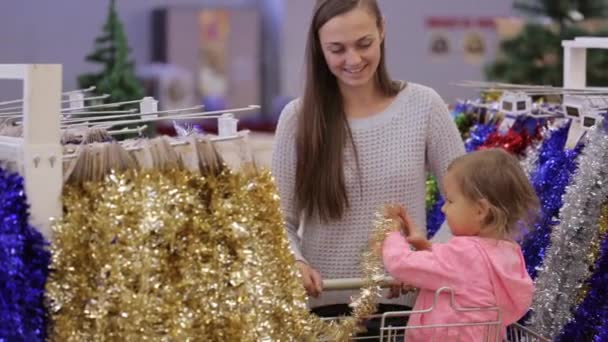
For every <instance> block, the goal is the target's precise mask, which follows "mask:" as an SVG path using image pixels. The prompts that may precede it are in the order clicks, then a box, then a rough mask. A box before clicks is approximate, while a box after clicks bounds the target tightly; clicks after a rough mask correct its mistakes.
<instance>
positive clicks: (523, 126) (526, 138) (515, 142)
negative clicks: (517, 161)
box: [479, 116, 540, 156]
mask: <svg viewBox="0 0 608 342" xmlns="http://www.w3.org/2000/svg"><path fill="white" fill-rule="evenodd" d="M539 138H540V122H539V121H538V120H536V119H532V118H528V117H525V116H522V117H519V118H517V120H516V121H515V123H514V124H513V126H512V127H511V128H510V129H509V130H508V131H507V133H505V134H501V133H499V132H496V131H495V132H492V133H491V134H490V135H489V136H488V137H487V139H486V140H485V141H484V142H483V144H482V145H481V146H480V147H479V149H486V148H496V147H500V148H503V149H505V150H506V151H508V152H510V153H512V154H514V155H517V156H521V155H523V154H524V152H525V151H526V148H528V146H530V145H532V143H533V142H534V141H537V140H539Z"/></svg>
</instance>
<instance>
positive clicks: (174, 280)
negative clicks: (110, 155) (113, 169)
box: [47, 170, 395, 341]
mask: <svg viewBox="0 0 608 342" xmlns="http://www.w3.org/2000/svg"><path fill="white" fill-rule="evenodd" d="M276 193H277V192H276V189H275V186H274V182H273V180H272V178H271V176H270V174H269V173H268V172H257V173H233V172H231V171H229V170H224V171H223V172H222V173H220V174H219V175H216V176H214V175H209V176H206V177H204V176H200V175H196V174H193V173H190V172H186V171H168V172H167V171H165V172H158V171H147V172H137V171H130V172H127V173H123V174H111V175H109V176H107V177H106V179H105V181H103V182H92V183H87V184H85V185H81V186H66V189H65V191H64V197H63V203H64V207H65V215H64V218H63V219H62V220H61V221H60V222H57V223H56V224H55V226H54V244H53V247H52V248H53V262H52V265H51V274H50V277H49V280H48V283H47V300H48V303H49V306H50V308H51V328H50V331H49V337H50V339H51V340H54V341H107V340H110V341H114V340H116V341H135V340H138V341H143V340H150V341H165V340H167V341H264V340H268V341H270V340H272V341H294V340H300V341H313V340H330V341H346V340H348V339H349V338H350V337H351V336H353V334H354V333H355V332H356V331H357V330H358V324H359V323H360V321H361V319H362V318H363V317H365V316H367V315H369V314H372V313H374V312H375V310H376V303H377V299H378V298H379V296H380V287H379V284H380V281H381V279H382V277H383V275H384V270H383V266H382V261H381V256H380V248H381V245H382V241H383V240H384V236H385V234H386V232H388V231H391V230H393V229H395V225H394V224H393V222H392V221H391V220H388V219H385V218H383V217H382V216H381V215H379V216H378V220H377V222H376V225H375V229H374V233H373V237H372V241H371V243H370V247H371V248H370V251H368V252H367V253H366V254H365V256H364V264H363V271H364V277H365V279H367V283H366V285H365V287H364V288H363V289H362V290H361V294H360V295H359V296H358V297H357V298H355V299H354V301H353V303H352V306H353V309H354V314H353V316H352V317H350V318H347V319H344V320H342V321H340V322H334V323H327V322H324V321H321V320H320V319H319V318H317V317H316V316H314V315H311V314H310V313H309V311H308V309H307V307H306V295H305V293H304V289H303V288H302V286H301V283H300V280H299V274H298V272H297V270H296V268H295V266H294V257H293V255H292V254H291V252H290V251H289V248H288V241H287V238H286V234H285V231H284V226H283V220H282V216H281V213H280V208H279V202H278V196H277V194H276Z"/></svg>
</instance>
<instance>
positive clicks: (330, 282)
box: [323, 277, 393, 291]
mask: <svg viewBox="0 0 608 342" xmlns="http://www.w3.org/2000/svg"><path fill="white" fill-rule="evenodd" d="M392 283H393V277H384V278H383V279H382V280H381V281H380V287H389V286H390V285H391V284H392ZM364 285H365V280H364V279H363V278H342V279H325V280H323V291H338V290H358V289H360V288H362V287H363V286H364Z"/></svg>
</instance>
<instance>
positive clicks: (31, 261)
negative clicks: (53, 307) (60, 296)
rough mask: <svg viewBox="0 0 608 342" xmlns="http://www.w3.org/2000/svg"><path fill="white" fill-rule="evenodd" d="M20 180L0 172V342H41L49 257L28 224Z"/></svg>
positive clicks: (38, 235) (39, 235)
mask: <svg viewBox="0 0 608 342" xmlns="http://www.w3.org/2000/svg"><path fill="white" fill-rule="evenodd" d="M28 218H29V214H28V205H27V202H26V198H25V191H24V187H23V178H22V177H20V176H19V175H16V174H9V173H7V172H6V171H4V170H2V169H0V222H1V225H0V341H44V339H45V336H46V314H45V310H44V305H43V298H44V297H43V296H44V286H45V283H46V277H47V275H48V266H49V262H50V253H49V251H48V250H47V243H46V241H45V240H44V237H43V236H42V234H40V232H38V231H37V230H36V229H34V228H33V227H31V226H30V225H29V224H28Z"/></svg>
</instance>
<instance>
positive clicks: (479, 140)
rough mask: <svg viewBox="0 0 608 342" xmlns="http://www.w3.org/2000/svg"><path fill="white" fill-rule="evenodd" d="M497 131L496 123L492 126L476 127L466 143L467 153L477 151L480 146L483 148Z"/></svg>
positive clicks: (482, 125)
mask: <svg viewBox="0 0 608 342" xmlns="http://www.w3.org/2000/svg"><path fill="white" fill-rule="evenodd" d="M495 131H496V125H495V124H494V123H491V124H479V125H476V126H474V127H473V128H472V129H471V131H470V135H469V139H467V140H466V142H465V145H464V147H465V149H466V151H467V152H473V151H476V150H477V149H478V148H479V147H480V146H482V145H483V144H484V143H485V142H486V139H487V138H488V136H489V135H490V134H492V133H494V132H495Z"/></svg>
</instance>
